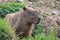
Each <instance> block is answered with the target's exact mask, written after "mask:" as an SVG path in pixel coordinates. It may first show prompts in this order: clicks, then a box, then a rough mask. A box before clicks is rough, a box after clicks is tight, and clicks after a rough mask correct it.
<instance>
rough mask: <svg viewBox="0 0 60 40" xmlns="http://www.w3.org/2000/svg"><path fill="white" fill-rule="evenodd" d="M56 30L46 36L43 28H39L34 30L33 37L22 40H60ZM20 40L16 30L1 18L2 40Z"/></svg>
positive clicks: (0, 39) (0, 30) (0, 38)
mask: <svg viewBox="0 0 60 40" xmlns="http://www.w3.org/2000/svg"><path fill="white" fill-rule="evenodd" d="M55 30H56V29H54V30H53V31H51V32H50V33H49V34H48V35H45V34H44V33H43V32H42V31H43V30H42V26H37V28H36V27H35V29H34V30H33V35H34V37H33V36H31V37H28V38H23V39H22V40H60V38H57V37H56V36H55ZM7 39H8V40H18V38H17V37H16V35H15V32H14V30H13V29H12V28H11V27H10V26H9V25H8V23H7V22H6V21H5V20H4V19H3V18H0V40H7Z"/></svg>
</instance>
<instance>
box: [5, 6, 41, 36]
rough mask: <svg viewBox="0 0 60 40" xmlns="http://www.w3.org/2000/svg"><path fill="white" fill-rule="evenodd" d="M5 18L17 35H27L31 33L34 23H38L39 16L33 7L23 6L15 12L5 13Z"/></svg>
mask: <svg viewBox="0 0 60 40" xmlns="http://www.w3.org/2000/svg"><path fill="white" fill-rule="evenodd" d="M5 20H7V22H9V24H10V25H11V27H12V28H13V29H14V30H15V32H16V34H17V35H18V36H19V37H28V36H30V35H31V33H32V29H33V28H34V25H35V24H38V23H39V21H40V17H39V16H38V15H37V12H36V10H35V9H33V8H31V7H24V8H23V9H22V10H20V11H19V12H16V13H15V14H14V13H11V14H7V15H6V17H5Z"/></svg>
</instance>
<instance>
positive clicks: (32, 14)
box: [23, 7, 40, 24]
mask: <svg viewBox="0 0 60 40" xmlns="http://www.w3.org/2000/svg"><path fill="white" fill-rule="evenodd" d="M23 10H24V18H25V20H26V21H27V23H34V24H38V23H39V22H40V17H39V16H38V15H37V11H36V10H35V9H33V8H31V7H24V8H23Z"/></svg>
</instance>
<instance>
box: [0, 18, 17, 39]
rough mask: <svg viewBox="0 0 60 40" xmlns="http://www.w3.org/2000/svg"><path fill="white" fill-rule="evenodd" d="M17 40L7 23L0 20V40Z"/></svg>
mask: <svg viewBox="0 0 60 40" xmlns="http://www.w3.org/2000/svg"><path fill="white" fill-rule="evenodd" d="M7 39H8V40H17V37H16V35H15V32H14V31H13V30H12V28H11V27H10V26H9V25H8V23H7V22H6V21H5V20H4V19H3V18H0V40H7Z"/></svg>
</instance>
